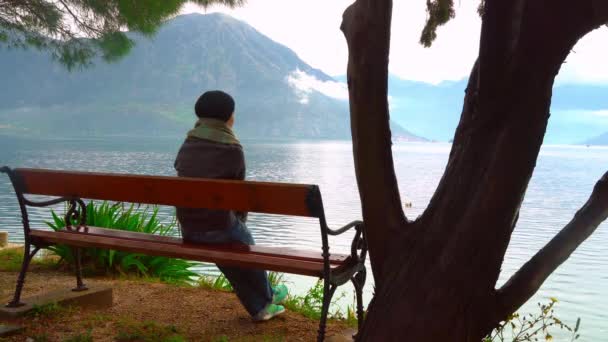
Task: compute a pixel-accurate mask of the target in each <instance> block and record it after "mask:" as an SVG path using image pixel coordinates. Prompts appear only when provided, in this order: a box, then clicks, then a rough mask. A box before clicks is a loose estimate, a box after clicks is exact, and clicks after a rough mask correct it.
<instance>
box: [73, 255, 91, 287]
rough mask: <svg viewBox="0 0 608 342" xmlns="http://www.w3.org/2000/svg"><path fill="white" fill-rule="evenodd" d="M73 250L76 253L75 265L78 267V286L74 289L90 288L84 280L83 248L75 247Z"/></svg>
mask: <svg viewBox="0 0 608 342" xmlns="http://www.w3.org/2000/svg"><path fill="white" fill-rule="evenodd" d="M72 252H73V253H74V266H75V268H76V287H75V288H73V289H72V291H76V292H80V291H86V290H88V288H87V286H86V285H85V284H84V283H83V281H82V248H78V247H74V248H72Z"/></svg>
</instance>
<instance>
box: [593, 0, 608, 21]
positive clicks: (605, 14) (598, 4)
mask: <svg viewBox="0 0 608 342" xmlns="http://www.w3.org/2000/svg"><path fill="white" fill-rule="evenodd" d="M591 6H592V7H593V19H594V22H595V24H596V25H598V26H599V25H604V24H608V1H605V0H591Z"/></svg>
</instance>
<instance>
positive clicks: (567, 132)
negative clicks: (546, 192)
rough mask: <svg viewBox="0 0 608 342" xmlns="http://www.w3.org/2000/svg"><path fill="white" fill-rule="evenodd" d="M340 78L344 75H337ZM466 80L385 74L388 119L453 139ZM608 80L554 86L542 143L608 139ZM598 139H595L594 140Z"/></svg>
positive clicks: (436, 137) (437, 137)
mask: <svg viewBox="0 0 608 342" xmlns="http://www.w3.org/2000/svg"><path fill="white" fill-rule="evenodd" d="M338 78H339V79H344V78H343V77H338ZM466 85H467V80H461V81H444V82H442V83H440V84H437V85H433V84H428V83H423V82H416V81H410V80H403V79H400V78H398V77H396V76H394V75H391V76H390V77H389V96H390V98H389V103H390V108H391V119H393V120H394V121H396V122H397V123H399V124H401V125H406V126H407V128H408V130H410V131H412V132H416V134H419V135H422V136H424V137H427V138H429V139H432V140H439V141H448V140H450V139H452V138H453V136H454V132H455V130H456V126H457V125H458V121H459V120H460V114H461V110H462V104H463V100H464V95H465V94H464V91H465V88H466ZM606 94H608V85H594V84H564V83H561V82H560V81H559V78H558V79H557V82H556V85H555V86H554V88H553V97H552V103H551V117H550V119H549V124H548V127H547V133H546V135H545V139H544V142H545V143H549V144H581V143H584V142H586V141H587V140H589V139H590V138H591V137H595V136H600V135H601V134H602V133H605V135H604V136H603V137H604V138H603V139H602V138H601V137H598V138H597V139H595V140H593V141H595V143H594V144H599V143H600V142H601V141H603V144H608V142H607V141H606V139H607V138H606V135H608V96H607V95H606ZM598 139H599V140H598Z"/></svg>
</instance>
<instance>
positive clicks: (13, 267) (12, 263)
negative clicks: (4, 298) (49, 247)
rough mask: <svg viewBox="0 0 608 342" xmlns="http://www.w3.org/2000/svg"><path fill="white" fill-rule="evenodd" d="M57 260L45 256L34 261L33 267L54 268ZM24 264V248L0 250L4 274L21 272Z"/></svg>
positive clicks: (0, 268) (0, 264)
mask: <svg viewBox="0 0 608 342" xmlns="http://www.w3.org/2000/svg"><path fill="white" fill-rule="evenodd" d="M56 262H57V261H56V260H54V259H53V258H52V257H48V256H44V257H42V258H40V257H37V258H34V259H33V260H32V263H31V266H40V267H43V268H53V267H54V266H55V264H56ZM22 263H23V247H17V248H6V249H2V250H0V271H2V272H19V271H20V270H21V264H22Z"/></svg>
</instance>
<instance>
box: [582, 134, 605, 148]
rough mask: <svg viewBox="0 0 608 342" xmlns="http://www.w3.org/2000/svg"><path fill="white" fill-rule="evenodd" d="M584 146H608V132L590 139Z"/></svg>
mask: <svg viewBox="0 0 608 342" xmlns="http://www.w3.org/2000/svg"><path fill="white" fill-rule="evenodd" d="M584 144H587V145H608V132H606V133H604V134H602V135H599V136H597V137H595V138H593V139H589V140H587V141H586V142H584Z"/></svg>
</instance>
